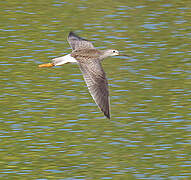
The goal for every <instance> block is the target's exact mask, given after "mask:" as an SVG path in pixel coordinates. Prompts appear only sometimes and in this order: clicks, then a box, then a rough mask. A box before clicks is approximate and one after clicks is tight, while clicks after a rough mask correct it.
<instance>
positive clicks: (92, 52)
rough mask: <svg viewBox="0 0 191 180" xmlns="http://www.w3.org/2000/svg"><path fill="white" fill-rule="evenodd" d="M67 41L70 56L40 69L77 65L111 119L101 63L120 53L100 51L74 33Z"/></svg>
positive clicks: (105, 81) (90, 89)
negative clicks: (68, 64) (69, 47)
mask: <svg viewBox="0 0 191 180" xmlns="http://www.w3.org/2000/svg"><path fill="white" fill-rule="evenodd" d="M67 40H68V42H69V44H70V46H71V48H72V52H71V53H70V54H68V55H65V56H62V57H58V58H54V59H52V62H51V63H48V64H41V65H39V67H52V66H59V65H63V64H66V63H77V64H78V65H79V68H80V70H81V72H82V74H83V78H84V80H85V82H86V84H87V87H88V90H89V92H90V94H91V96H92V98H93V99H94V101H95V103H96V104H97V105H98V107H99V109H100V110H101V111H102V112H103V113H104V115H105V116H106V117H107V118H108V119H110V102H109V89H108V81H107V78H106V74H105V72H104V70H103V68H102V65H101V62H102V60H103V59H105V58H107V57H109V56H117V55H119V51H118V50H115V49H107V50H98V49H96V48H95V47H94V46H93V44H92V43H91V42H90V41H88V40H86V39H84V38H81V37H79V36H78V35H76V34H75V33H74V32H70V33H69V35H68V39H67Z"/></svg>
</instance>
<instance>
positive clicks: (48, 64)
mask: <svg viewBox="0 0 191 180" xmlns="http://www.w3.org/2000/svg"><path fill="white" fill-rule="evenodd" d="M52 66H54V64H53V63H47V64H40V65H38V67H40V68H41V67H52Z"/></svg>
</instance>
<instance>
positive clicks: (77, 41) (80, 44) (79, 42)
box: [68, 32, 94, 50]
mask: <svg viewBox="0 0 191 180" xmlns="http://www.w3.org/2000/svg"><path fill="white" fill-rule="evenodd" d="M68 42H69V44H70V46H71V47H72V49H73V50H77V49H94V46H93V44H92V43H91V42H90V41H88V40H86V39H84V38H81V37H79V36H78V35H76V34H75V33H73V32H70V33H69V35H68Z"/></svg>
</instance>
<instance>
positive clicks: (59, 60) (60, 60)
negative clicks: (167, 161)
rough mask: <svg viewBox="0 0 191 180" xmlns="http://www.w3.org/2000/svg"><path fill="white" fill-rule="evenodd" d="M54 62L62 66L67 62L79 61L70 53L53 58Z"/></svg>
mask: <svg viewBox="0 0 191 180" xmlns="http://www.w3.org/2000/svg"><path fill="white" fill-rule="evenodd" d="M52 62H53V64H54V65H55V66H60V65H62V64H66V63H77V61H76V59H75V58H73V57H72V56H71V55H70V54H67V55H65V56H62V57H58V58H54V59H52Z"/></svg>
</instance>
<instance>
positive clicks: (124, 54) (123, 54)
mask: <svg viewBox="0 0 191 180" xmlns="http://www.w3.org/2000/svg"><path fill="white" fill-rule="evenodd" d="M118 56H126V57H129V56H128V55H126V54H119V55H118Z"/></svg>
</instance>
